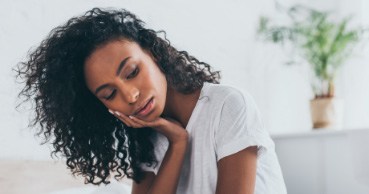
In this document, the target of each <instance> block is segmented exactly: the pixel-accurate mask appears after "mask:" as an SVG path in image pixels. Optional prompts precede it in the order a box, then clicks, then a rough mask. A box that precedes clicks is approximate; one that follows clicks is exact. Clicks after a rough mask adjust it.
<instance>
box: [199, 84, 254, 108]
mask: <svg viewBox="0 0 369 194" xmlns="http://www.w3.org/2000/svg"><path fill="white" fill-rule="evenodd" d="M206 90H207V91H206V94H207V96H208V97H209V98H210V99H212V100H213V101H216V102H217V103H218V104H225V103H235V104H237V103H244V102H245V97H246V96H248V95H249V94H248V92H247V91H246V90H244V89H241V88H238V87H236V86H232V85H227V84H213V83H207V88H206Z"/></svg>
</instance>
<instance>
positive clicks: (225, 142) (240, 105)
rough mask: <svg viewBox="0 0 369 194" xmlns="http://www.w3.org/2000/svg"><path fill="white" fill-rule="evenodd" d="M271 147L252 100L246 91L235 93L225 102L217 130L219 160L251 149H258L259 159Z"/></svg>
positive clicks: (216, 139) (235, 90) (270, 141)
mask: <svg viewBox="0 0 369 194" xmlns="http://www.w3.org/2000/svg"><path fill="white" fill-rule="evenodd" d="M271 144H273V141H272V140H271V138H270V136H269V134H268V133H267V131H266V130H265V127H264V124H263V121H262V119H261V116H260V112H259V109H258V107H257V105H256V103H255V101H254V99H253V97H252V96H251V95H250V94H249V93H248V92H246V91H242V92H241V90H238V89H234V90H232V91H231V92H230V94H228V96H227V97H226V98H225V100H224V104H223V106H222V109H221V112H220V119H219V125H218V128H217V129H216V131H215V145H216V148H215V149H216V155H217V161H219V160H220V159H222V158H224V157H226V156H229V155H232V154H234V153H237V152H239V151H241V150H243V149H245V148H247V147H250V146H257V147H258V157H260V156H261V155H263V154H264V152H266V151H267V150H268V148H269V147H270V146H271Z"/></svg>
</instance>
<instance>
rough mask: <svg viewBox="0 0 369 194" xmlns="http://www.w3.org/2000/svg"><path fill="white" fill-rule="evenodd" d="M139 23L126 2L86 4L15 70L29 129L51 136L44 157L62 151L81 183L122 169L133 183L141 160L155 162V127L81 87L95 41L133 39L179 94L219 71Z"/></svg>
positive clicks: (213, 78) (100, 179)
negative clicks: (31, 112) (128, 117)
mask: <svg viewBox="0 0 369 194" xmlns="http://www.w3.org/2000/svg"><path fill="white" fill-rule="evenodd" d="M144 25H145V23H144V22H143V21H141V20H140V19H138V18H137V17H136V16H135V15H134V14H132V13H130V12H129V11H127V10H125V9H119V10H117V9H116V10H114V9H100V8H93V9H91V10H89V11H87V12H86V13H85V14H84V15H81V16H77V17H73V18H71V19H69V20H68V21H67V22H66V23H65V24H63V25H61V26H58V27H56V28H54V29H53V30H52V31H51V32H50V33H49V35H48V36H47V37H46V39H44V40H43V41H42V42H41V44H40V45H39V46H38V47H37V48H35V49H31V50H30V51H29V53H28V58H27V60H26V61H24V62H19V63H18V65H17V68H16V69H14V70H15V71H16V72H17V75H16V78H17V79H18V78H20V79H21V80H22V82H21V83H25V87H24V88H23V89H22V90H21V92H20V93H19V94H18V97H19V98H21V97H25V100H24V101H23V102H25V101H29V100H31V99H32V101H31V102H33V103H35V105H36V106H35V108H34V109H35V113H36V114H35V117H34V118H33V120H32V121H31V122H30V124H29V125H28V126H29V127H34V126H35V125H36V124H37V123H39V124H40V126H41V127H40V128H39V130H38V131H37V133H36V135H38V136H42V137H44V142H42V144H44V143H47V142H51V143H52V145H53V148H54V150H53V151H52V152H51V157H53V155H54V156H57V157H58V154H61V155H62V156H63V157H65V158H66V165H67V166H68V168H69V169H70V170H71V171H72V174H73V175H74V176H75V175H82V176H83V177H84V178H85V184H87V183H92V184H94V185H100V184H101V183H103V184H109V183H110V181H109V179H110V178H111V175H114V178H115V179H117V180H118V179H121V178H123V177H124V176H125V175H126V176H127V177H128V178H132V179H133V180H134V181H135V182H137V183H139V182H140V181H141V180H142V178H143V175H144V174H143V172H142V169H141V168H140V165H141V164H143V163H146V164H148V165H153V164H154V163H155V165H157V159H156V157H155V154H154V151H153V149H154V144H153V142H152V141H151V140H152V139H151V138H152V137H153V136H154V135H155V131H154V130H153V129H151V128H148V127H147V128H142V130H133V128H130V127H128V126H126V125H125V124H124V123H123V122H121V121H120V120H119V119H117V118H116V117H114V116H113V115H111V114H110V113H108V111H106V107H105V106H104V105H103V103H101V102H100V101H99V100H98V99H97V98H96V96H94V94H92V93H91V92H90V91H89V90H88V88H87V86H86V83H85V78H84V74H83V66H84V63H85V60H86V58H87V57H88V56H89V55H90V54H91V53H92V52H93V51H94V50H95V49H96V48H97V47H99V46H102V45H104V44H106V43H108V42H109V41H114V40H117V39H126V40H129V41H134V42H136V43H138V45H140V47H141V48H142V49H144V50H146V51H149V52H150V53H151V54H152V55H153V56H154V58H155V59H156V61H157V64H158V66H159V68H160V70H161V71H162V72H163V73H164V74H165V76H166V79H167V82H168V85H171V86H172V87H173V88H175V89H176V90H177V91H179V92H181V93H184V94H188V93H191V92H193V91H194V90H196V89H198V88H200V87H201V86H202V85H203V83H204V82H211V83H216V84H219V79H220V72H219V71H211V67H210V65H208V64H207V63H205V62H200V61H199V60H197V59H196V58H195V57H193V56H191V55H189V54H188V53H187V52H186V51H178V50H176V49H175V48H174V47H173V46H171V44H170V42H169V41H168V40H167V38H166V37H165V34H166V33H165V31H154V30H152V29H147V28H144ZM160 33H163V34H164V38H161V37H160V36H159V34H160ZM23 102H21V103H20V104H22V103H23ZM20 104H19V105H20ZM19 105H18V106H19ZM18 106H17V107H18Z"/></svg>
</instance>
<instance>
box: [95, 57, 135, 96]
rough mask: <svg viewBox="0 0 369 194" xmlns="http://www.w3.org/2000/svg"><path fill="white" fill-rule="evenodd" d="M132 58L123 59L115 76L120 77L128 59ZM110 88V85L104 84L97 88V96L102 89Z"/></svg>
mask: <svg viewBox="0 0 369 194" xmlns="http://www.w3.org/2000/svg"><path fill="white" fill-rule="evenodd" d="M130 58H131V57H127V58H125V59H123V61H122V62H120V64H119V67H118V69H117V72H116V73H115V76H118V75H119V74H120V72H121V71H122V69H123V67H124V65H125V64H126V63H127V61H128V59H130ZM108 86H109V84H103V85H101V86H99V87H97V88H96V90H95V95H96V94H97V93H98V92H99V91H100V90H102V89H104V88H106V87H108Z"/></svg>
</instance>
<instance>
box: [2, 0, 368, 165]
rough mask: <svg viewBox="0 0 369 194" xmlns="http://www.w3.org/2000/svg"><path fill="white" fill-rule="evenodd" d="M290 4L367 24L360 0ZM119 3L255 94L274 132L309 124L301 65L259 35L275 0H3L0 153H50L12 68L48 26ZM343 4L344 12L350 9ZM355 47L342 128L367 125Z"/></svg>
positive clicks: (362, 66)
mask: <svg viewBox="0 0 369 194" xmlns="http://www.w3.org/2000/svg"><path fill="white" fill-rule="evenodd" d="M279 2H280V3H281V4H283V5H289V4H292V3H294V2H300V3H307V2H308V3H309V5H312V6H314V7H319V8H323V9H332V10H333V9H334V10H337V12H338V13H337V14H340V13H345V14H346V12H348V13H350V12H355V13H356V14H357V15H356V16H357V17H356V18H355V19H356V20H355V21H357V23H359V24H361V23H365V24H369V19H368V18H369V16H368V14H367V12H368V11H367V10H368V3H367V2H365V1H364V0H362V1H361V0H353V1H348V0H340V1H333V0H329V1H324V2H321V1H317V0H314V1H307V0H305V1H303V0H300V1H291V0H290V1H279ZM95 6H101V7H122V8H127V9H128V10H130V11H132V12H134V13H135V14H137V15H138V16H139V17H140V18H141V19H143V20H144V21H145V22H146V23H147V26H148V27H150V28H154V29H156V30H160V29H164V30H165V31H166V32H167V37H168V39H169V40H170V41H171V42H172V44H173V45H174V46H175V47H177V48H178V49H180V50H187V51H188V52H189V53H191V54H192V55H194V56H196V57H197V58H198V59H200V60H202V61H205V62H207V63H209V64H211V65H212V66H213V68H214V69H215V70H221V71H222V76H223V79H222V82H223V83H225V84H231V85H235V86H237V87H240V88H242V89H245V90H248V91H250V92H251V94H252V95H253V96H254V97H255V100H256V102H257V104H258V105H259V108H260V110H261V113H262V115H263V118H264V122H265V124H266V126H267V128H268V130H269V132H270V133H271V134H282V133H291V132H306V131H309V130H310V128H311V123H310V116H309V104H308V101H309V99H310V98H311V96H312V93H311V91H310V88H309V84H308V82H307V76H306V75H305V72H304V67H303V66H301V67H299V66H294V67H287V66H284V65H283V62H285V61H286V60H287V56H288V53H287V52H286V51H285V50H283V49H281V48H280V47H278V46H275V45H271V44H266V43H264V42H260V41H257V40H256V36H255V29H256V25H257V21H258V17H259V16H260V15H261V14H263V15H268V16H272V17H273V18H275V19H276V20H277V19H282V20H283V17H282V16H280V15H277V14H276V11H275V8H274V1H268V0H260V1H242V0H222V1H221V0H215V1H214V0H212V1H210V0H204V1H194V0H188V1H178V0H159V1H155V2H154V1H143V0H140V1H127V0H111V1H102V0H101V1H98V0H90V1H82V0H78V1H77V0H63V1H61V0H56V1H47V0H37V1H36V0H33V1H25V0H1V1H0V7H2V8H3V10H2V12H0V18H1V25H0V53H1V57H0V64H1V65H0V85H1V88H2V89H1V90H0V99H1V106H2V108H1V109H0V118H1V122H0V157H4V158H30V159H48V158H49V154H48V153H49V148H48V146H47V145H45V146H39V145H38V143H39V142H40V141H41V140H40V139H38V138H35V137H33V134H34V131H35V129H29V128H28V127H27V124H28V120H29V118H30V117H31V114H32V113H31V112H29V111H27V110H25V109H23V110H22V109H21V112H17V111H16V110H15V109H14V107H15V105H16V104H17V103H19V102H20V101H19V100H16V99H17V97H16V95H17V93H18V92H19V90H20V88H21V85H19V84H16V83H15V80H14V72H12V71H11V68H13V67H15V65H16V64H17V63H18V62H19V61H21V60H24V59H25V57H26V54H27V52H28V50H29V49H30V48H31V47H32V48H34V47H36V46H37V45H38V44H39V43H40V41H41V40H42V39H43V38H44V37H45V36H46V35H47V34H48V32H49V31H50V30H51V29H52V28H54V27H56V26H57V25H59V24H62V23H64V22H65V21H66V20H67V19H69V18H70V17H72V16H75V15H79V14H81V13H83V12H85V11H86V10H88V9H90V8H92V7H95ZM347 10H348V11H347ZM367 51H368V50H365V51H364V50H363V51H360V52H358V54H357V56H355V57H353V58H352V59H351V60H350V61H348V64H347V66H346V67H345V68H344V69H343V71H342V72H341V74H340V76H339V84H338V86H337V87H338V88H337V89H338V95H339V96H340V97H342V98H344V99H345V101H346V108H347V109H346V112H345V120H344V126H345V128H347V129H350V128H358V127H367V126H369V119H367V118H368V117H369V101H368V100H366V99H369V85H365V84H363V83H369V76H367V75H368V73H369V65H368V57H367V56H365V55H364V54H363V53H365V52H366V53H367Z"/></svg>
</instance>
